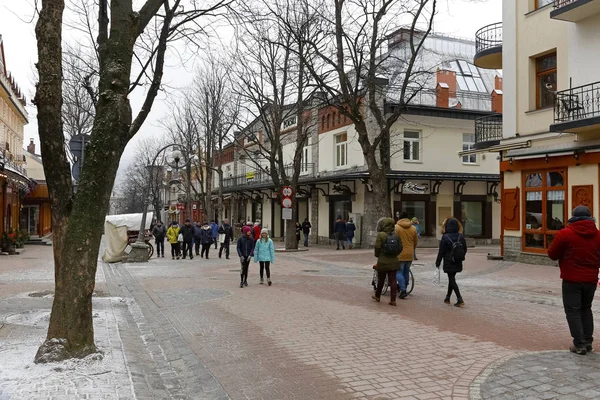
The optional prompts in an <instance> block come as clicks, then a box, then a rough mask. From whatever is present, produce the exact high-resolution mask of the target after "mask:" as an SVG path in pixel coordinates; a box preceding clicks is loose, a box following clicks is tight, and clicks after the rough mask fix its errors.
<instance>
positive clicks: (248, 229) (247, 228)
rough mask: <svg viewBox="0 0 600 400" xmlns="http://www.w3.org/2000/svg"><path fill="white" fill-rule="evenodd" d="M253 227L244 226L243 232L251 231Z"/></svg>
mask: <svg viewBox="0 0 600 400" xmlns="http://www.w3.org/2000/svg"><path fill="white" fill-rule="evenodd" d="M251 230H252V229H250V227H249V226H248V225H246V226H244V227H242V234H244V235H245V234H246V233H248V232H250V231H251Z"/></svg>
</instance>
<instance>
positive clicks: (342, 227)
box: [333, 219, 346, 240]
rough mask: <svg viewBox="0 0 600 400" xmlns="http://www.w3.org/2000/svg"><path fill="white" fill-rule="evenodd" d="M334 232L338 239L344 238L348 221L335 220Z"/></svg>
mask: <svg viewBox="0 0 600 400" xmlns="http://www.w3.org/2000/svg"><path fill="white" fill-rule="evenodd" d="M333 232H334V233H335V238H336V239H337V240H344V239H345V238H346V223H345V222H344V221H343V220H341V219H338V220H337V221H335V224H334V226H333Z"/></svg>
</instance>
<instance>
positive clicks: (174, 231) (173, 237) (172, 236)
mask: <svg viewBox="0 0 600 400" xmlns="http://www.w3.org/2000/svg"><path fill="white" fill-rule="evenodd" d="M177 236H179V227H178V226H170V227H169V229H168V230H167V239H169V243H171V244H176V243H177Z"/></svg>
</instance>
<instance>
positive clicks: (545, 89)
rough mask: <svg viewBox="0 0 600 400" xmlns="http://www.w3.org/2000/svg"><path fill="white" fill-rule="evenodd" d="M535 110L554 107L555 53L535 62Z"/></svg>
mask: <svg viewBox="0 0 600 400" xmlns="http://www.w3.org/2000/svg"><path fill="white" fill-rule="evenodd" d="M535 80H536V108H537V109H540V108H546V107H553V106H554V92H556V53H552V54H548V55H546V56H542V57H539V58H537V59H536V60H535Z"/></svg>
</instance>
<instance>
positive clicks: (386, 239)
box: [372, 218, 402, 306]
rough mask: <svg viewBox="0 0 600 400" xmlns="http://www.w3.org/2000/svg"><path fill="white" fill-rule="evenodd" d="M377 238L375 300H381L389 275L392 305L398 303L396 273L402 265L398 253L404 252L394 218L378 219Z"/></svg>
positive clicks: (390, 303)
mask: <svg viewBox="0 0 600 400" xmlns="http://www.w3.org/2000/svg"><path fill="white" fill-rule="evenodd" d="M376 230H377V238H376V239H375V257H377V269H376V270H377V286H376V289H375V294H374V295H373V296H372V298H373V300H375V301H376V302H379V301H380V299H381V291H382V290H383V284H384V282H385V279H386V277H387V280H388V285H389V287H390V302H389V303H388V304H389V305H390V306H395V305H396V293H397V289H398V285H397V282H396V273H397V271H398V268H399V267H400V265H399V264H398V255H399V254H400V253H401V252H402V241H401V240H400V238H399V237H398V235H397V234H396V232H395V229H394V219H392V218H381V219H380V220H379V221H377V229H376Z"/></svg>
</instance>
